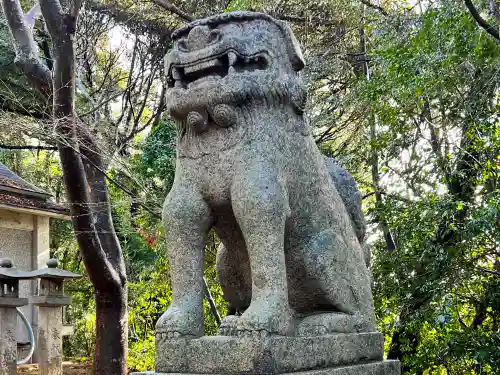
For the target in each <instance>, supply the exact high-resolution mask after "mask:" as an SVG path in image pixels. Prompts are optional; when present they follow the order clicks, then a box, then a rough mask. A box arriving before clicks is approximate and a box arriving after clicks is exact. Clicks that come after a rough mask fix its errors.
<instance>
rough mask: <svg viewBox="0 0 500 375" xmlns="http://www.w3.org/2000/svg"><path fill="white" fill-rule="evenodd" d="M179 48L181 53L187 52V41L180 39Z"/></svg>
mask: <svg viewBox="0 0 500 375" xmlns="http://www.w3.org/2000/svg"><path fill="white" fill-rule="evenodd" d="M177 48H178V49H179V50H180V51H187V49H188V48H187V41H186V39H184V38H183V39H179V41H178V42H177Z"/></svg>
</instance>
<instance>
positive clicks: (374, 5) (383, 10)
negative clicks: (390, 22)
mask: <svg viewBox="0 0 500 375" xmlns="http://www.w3.org/2000/svg"><path fill="white" fill-rule="evenodd" d="M359 1H361V2H362V3H363V4H365V5H366V6H367V7H369V8H372V9H375V10H378V11H379V12H380V13H382V14H383V15H384V16H388V15H389V13H388V12H387V11H386V10H385V9H384V8H382V7H381V6H380V5H377V4H373V3H371V2H370V1H369V0H359Z"/></svg>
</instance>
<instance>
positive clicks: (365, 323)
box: [299, 229, 376, 332]
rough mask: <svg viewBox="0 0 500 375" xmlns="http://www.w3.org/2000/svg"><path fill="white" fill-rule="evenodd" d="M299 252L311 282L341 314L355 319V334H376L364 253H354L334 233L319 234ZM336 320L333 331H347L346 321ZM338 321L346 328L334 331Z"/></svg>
mask: <svg viewBox="0 0 500 375" xmlns="http://www.w3.org/2000/svg"><path fill="white" fill-rule="evenodd" d="M299 251H300V256H301V257H302V259H303V260H304V267H305V269H306V272H307V274H308V278H310V279H313V280H315V281H316V282H317V283H318V286H319V288H320V289H321V290H322V291H323V292H324V293H325V297H326V299H327V300H328V301H329V302H330V303H331V304H332V306H333V307H334V308H335V309H336V310H337V311H339V312H340V313H344V314H347V315H350V316H352V319H353V321H352V322H351V323H350V324H349V325H351V326H352V327H354V328H353V330H356V331H365V332H366V331H376V327H375V314H374V311H373V297H372V293H371V285H370V277H369V271H368V269H367V268H366V266H365V264H364V259H363V256H362V255H361V251H360V252H359V254H357V253H356V249H350V248H349V247H348V246H347V244H346V243H345V241H344V239H343V238H342V237H341V236H340V235H339V234H337V233H335V231H334V230H333V229H327V230H324V231H323V232H320V233H318V234H317V235H315V236H314V237H313V238H312V239H311V240H310V241H309V242H308V243H307V244H306V245H305V246H302V248H301V249H300V250H299ZM332 319H333V320H332V322H331V324H330V325H332V327H331V328H330V330H332V331H337V332H338V331H340V332H342V331H345V329H346V326H345V324H346V323H345V319H343V318H342V319H339V316H336V317H335V316H334V315H332ZM313 320H314V319H313ZM337 320H338V321H339V324H342V327H337V328H336V327H334V326H335V324H336V323H335V321H337Z"/></svg>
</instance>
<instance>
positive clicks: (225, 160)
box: [156, 12, 395, 375]
mask: <svg viewBox="0 0 500 375" xmlns="http://www.w3.org/2000/svg"><path fill="white" fill-rule="evenodd" d="M173 39H174V42H175V44H174V48H173V50H172V51H171V52H170V53H169V54H168V56H167V58H166V72H167V81H168V86H169V88H168V90H167V93H166V102H167V107H168V110H169V113H170V115H171V116H172V118H173V119H174V120H175V121H176V124H177V130H178V140H177V164H176V176H175V181H174V184H173V186H172V189H171V191H170V193H169V194H168V197H167V199H166V200H165V204H164V209H163V222H164V225H165V229H166V241H167V248H168V250H169V254H168V256H169V260H170V266H171V267H170V270H171V285H172V304H171V306H170V307H169V308H168V310H167V311H166V312H165V313H164V314H163V315H162V317H161V318H160V319H159V320H158V323H157V335H156V339H157V345H156V348H157V358H156V370H157V371H158V372H160V373H161V372H163V373H168V372H170V373H186V374H187V373H193V374H283V373H295V372H300V371H306V370H307V371H309V370H320V369H324V371H330V372H331V373H332V374H333V373H335V371H337V370H336V369H335V368H334V367H335V366H341V365H347V364H351V365H354V364H359V366H358V367H357V368H358V369H361V370H359V371H358V372H352V371H351V370H346V371H351V372H350V373H352V374H382V372H380V371H383V370H380V369H383V368H384V367H385V368H387V369H389V368H390V366H393V364H391V363H382V362H381V361H382V355H383V338H382V336H381V335H380V334H379V333H377V332H375V331H376V326H375V316H374V312H373V300H372V294H371V287H370V274H369V271H368V268H367V263H368V261H369V256H368V254H367V253H365V249H364V247H363V243H364V236H365V222H364V218H363V215H362V211H361V196H360V195H359V191H358V190H357V187H356V184H355V182H354V180H353V179H352V176H350V175H349V174H348V173H347V172H346V171H345V170H344V169H342V168H341V167H339V166H338V165H337V164H336V163H335V162H334V161H332V160H330V159H326V161H325V158H324V157H323V156H322V155H321V153H320V151H319V149H318V147H317V146H316V144H315V142H314V139H313V137H312V136H311V133H310V129H309V126H308V123H307V121H306V119H305V117H304V115H303V109H304V104H305V100H306V90H305V87H304V85H303V83H302V81H301V79H300V75H299V72H300V70H302V68H303V67H304V61H303V58H302V54H301V51H300V48H299V45H298V43H297V41H296V39H295V37H294V36H293V34H292V32H291V29H290V28H289V27H288V26H287V25H286V24H285V23H283V22H281V21H278V20H275V19H273V18H271V17H269V16H267V15H264V14H259V13H252V12H233V13H226V14H223V15H219V16H214V17H210V18H207V19H204V20H198V21H194V22H192V23H190V24H189V25H187V26H186V27H184V28H182V29H180V30H178V31H177V32H175V33H174V35H173ZM211 229H214V230H215V231H216V232H217V234H218V236H219V237H220V239H221V242H222V244H223V246H221V247H220V248H219V251H218V253H217V271H218V276H219V280H220V283H221V286H222V289H223V292H224V298H225V299H226V300H227V301H228V302H229V305H230V312H231V313H233V315H231V316H228V317H226V319H225V320H224V322H223V324H222V326H221V333H222V334H223V336H215V337H202V338H199V337H201V336H202V335H203V315H202V314H203V304H202V298H203V249H204V245H205V241H206V237H207V234H208V232H209V231H210V230H211ZM240 314H241V315H240ZM332 333H336V334H332ZM366 361H376V362H377V361H378V362H377V363H376V364H373V365H372V364H364V365H361V363H365V362H366ZM360 366H364V367H360ZM374 366H375V367H374ZM352 367H353V368H355V367H356V366H352ZM338 368H340V367H338ZM332 371H333V372H332ZM353 371H355V370H353ZM362 371H364V372H362ZM377 371H378V372H377ZM388 371H389V370H388ZM391 371H392V370H391ZM330 372H324V374H328V373H330ZM337 373H339V372H337ZM344 373H346V374H348V373H349V372H344ZM393 373H394V374H395V372H388V374H391V375H392V374H393ZM311 374H312V372H311ZM318 374H319V373H318Z"/></svg>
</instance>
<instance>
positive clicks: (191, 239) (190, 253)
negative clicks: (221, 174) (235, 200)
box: [156, 184, 212, 338]
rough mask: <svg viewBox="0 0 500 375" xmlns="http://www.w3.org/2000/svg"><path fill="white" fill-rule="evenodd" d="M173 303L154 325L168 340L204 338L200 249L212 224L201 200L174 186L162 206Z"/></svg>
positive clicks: (194, 193)
mask: <svg viewBox="0 0 500 375" xmlns="http://www.w3.org/2000/svg"><path fill="white" fill-rule="evenodd" d="M163 223H164V225H165V232H166V244H167V251H168V258H169V261H170V275H171V281H172V303H171V305H170V307H169V308H168V310H167V311H166V312H165V313H164V314H163V315H162V316H161V317H160V319H159V320H158V323H157V324H156V331H157V333H158V334H164V335H165V336H166V337H167V338H173V337H200V336H202V335H203V249H204V246H205V242H206V238H207V233H208V231H209V229H210V227H211V225H212V219H211V213H210V209H209V208H208V206H207V204H206V202H205V201H204V199H203V197H202V196H201V195H200V193H199V192H198V191H196V190H195V189H194V188H193V187H189V186H184V185H181V184H177V185H176V184H174V186H173V187H172V190H171V191H170V193H169V195H168V197H167V199H166V200H165V204H164V206H163Z"/></svg>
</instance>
